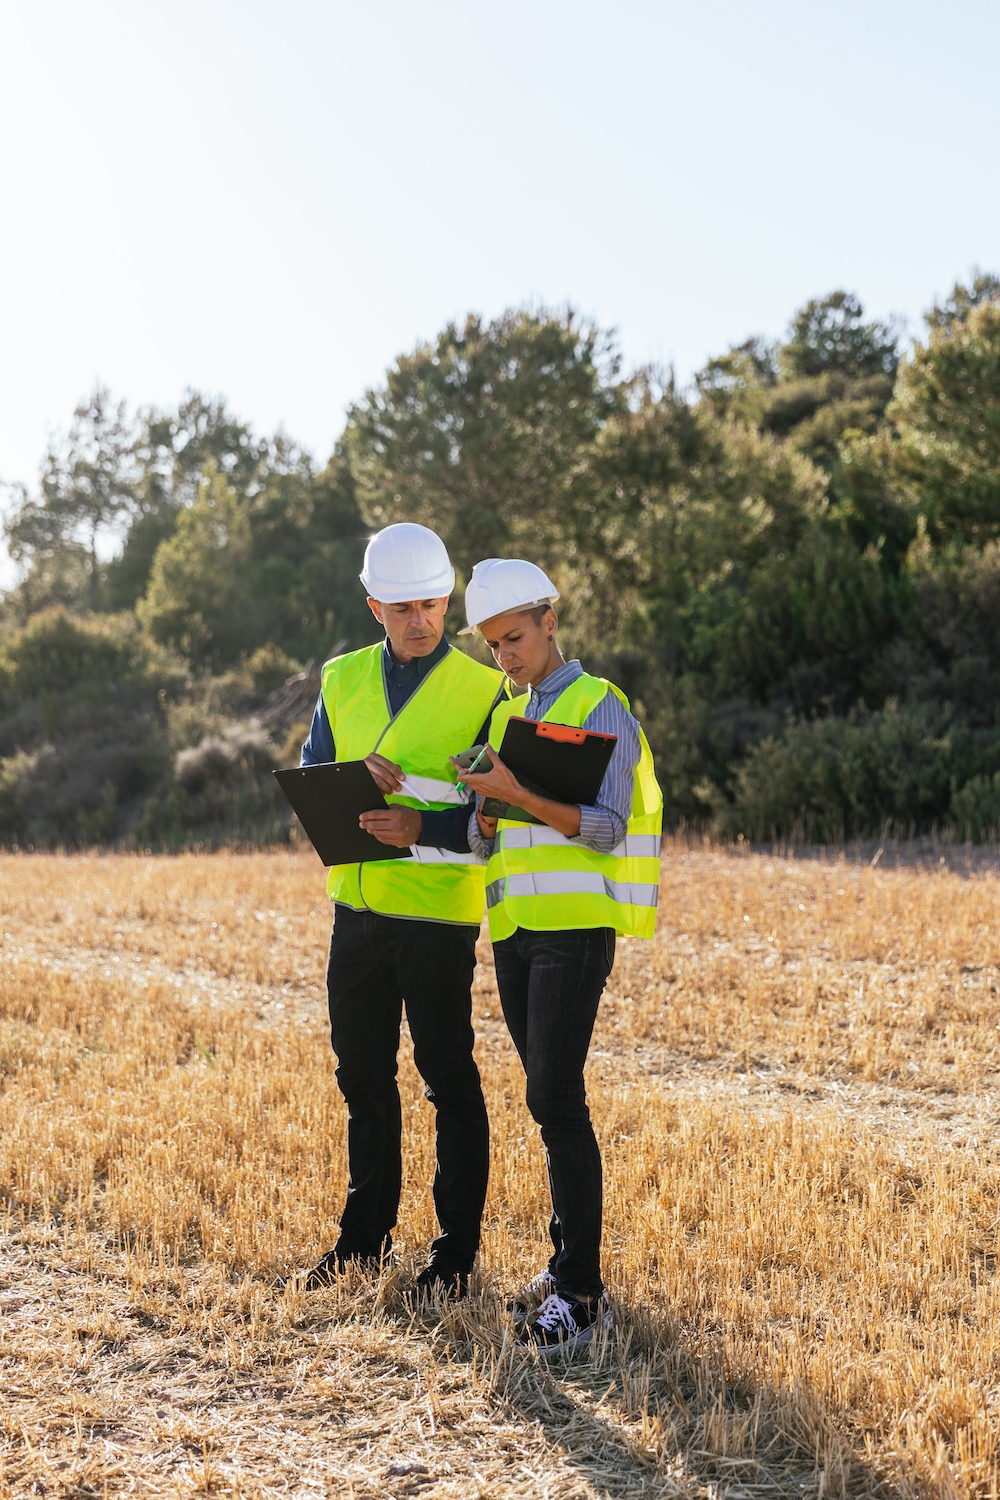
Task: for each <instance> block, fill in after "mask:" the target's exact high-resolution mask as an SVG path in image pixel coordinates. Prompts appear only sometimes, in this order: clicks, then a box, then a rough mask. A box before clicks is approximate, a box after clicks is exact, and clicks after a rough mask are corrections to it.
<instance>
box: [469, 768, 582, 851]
mask: <svg viewBox="0 0 1000 1500" xmlns="http://www.w3.org/2000/svg"><path fill="white" fill-rule="evenodd" d="M486 754H487V755H488V756H489V758H490V765H491V769H490V770H489V771H480V772H477V773H476V774H475V775H470V773H469V772H468V771H463V770H462V768H461V766H455V769H456V771H457V772H458V774H459V777H460V778H461V780H462V781H464V782H465V784H466V786H468V787H471V788H472V790H473V791H474V792H475V793H476V795H477V796H478V797H496V798H497V800H498V801H499V802H507V803H513V805H514V806H515V807H523V808H524V810H525V812H529V813H531V816H532V817H533V818H537V819H538V821H539V822H540V823H547V824H548V826H549V827H550V828H554V829H555V830H556V832H557V833H562V834H564V835H565V836H566V838H568V839H572V838H575V837H576V835H577V834H578V833H579V832H580V808H579V806H578V804H577V803H575V802H555V801H554V800H553V799H552V798H551V797H539V796H538V795H537V794H536V793H535V792H529V791H528V788H527V787H526V786H522V785H521V783H520V782H519V781H518V779H517V777H516V776H515V775H514V773H513V771H511V770H510V769H509V768H508V767H507V766H505V765H504V763H503V761H502V760H501V759H500V757H499V755H498V754H497V753H496V751H495V750H494V748H493V746H492V745H487V747H486ZM452 765H455V761H454V759H452ZM476 817H477V819H478V821H479V827H480V829H481V830H482V834H483V838H492V837H493V833H496V823H495V821H494V820H493V819H492V818H485V819H484V818H483V817H482V816H481V814H480V812H479V809H478V807H477V809H476ZM490 823H492V824H493V833H487V831H486V827H485V826H484V824H490Z"/></svg>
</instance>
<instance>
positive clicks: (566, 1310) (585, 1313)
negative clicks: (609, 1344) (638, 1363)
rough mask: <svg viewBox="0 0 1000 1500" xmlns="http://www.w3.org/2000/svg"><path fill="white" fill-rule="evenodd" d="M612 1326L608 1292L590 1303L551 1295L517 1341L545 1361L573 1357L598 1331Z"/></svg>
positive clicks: (574, 1298) (556, 1294)
mask: <svg viewBox="0 0 1000 1500" xmlns="http://www.w3.org/2000/svg"><path fill="white" fill-rule="evenodd" d="M610 1327H611V1303H610V1302H609V1301H608V1294H607V1292H602V1293H601V1295H600V1296H599V1297H596V1298H595V1299H594V1301H593V1302H581V1301H580V1300H579V1299H578V1298H576V1297H560V1296H559V1294H558V1292H553V1293H552V1295H551V1297H546V1299H545V1301H544V1302H543V1303H542V1305H541V1307H540V1308H539V1309H538V1315H537V1317H536V1318H535V1321H534V1322H533V1323H529V1325H528V1327H527V1328H525V1330H524V1331H523V1333H522V1334H521V1336H520V1342H521V1343H522V1344H524V1345H526V1346H527V1347H528V1348H529V1349H534V1350H536V1351H537V1352H538V1353H539V1354H541V1355H542V1356H543V1357H544V1358H546V1359H548V1358H551V1357H552V1356H553V1355H560V1354H573V1353H575V1352H576V1351H577V1350H578V1349H582V1348H583V1347H584V1346H585V1345H586V1344H589V1343H590V1341H591V1340H592V1339H593V1337H594V1334H595V1333H597V1332H598V1331H599V1330H600V1329H603V1328H610Z"/></svg>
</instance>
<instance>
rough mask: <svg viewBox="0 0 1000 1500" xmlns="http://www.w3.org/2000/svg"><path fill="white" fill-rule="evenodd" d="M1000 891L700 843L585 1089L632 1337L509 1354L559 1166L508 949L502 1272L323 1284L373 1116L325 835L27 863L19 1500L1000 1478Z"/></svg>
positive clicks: (15, 1310)
mask: <svg viewBox="0 0 1000 1500" xmlns="http://www.w3.org/2000/svg"><path fill="white" fill-rule="evenodd" d="M998 913H1000V880H998V879H997V878H996V877H995V876H994V875H992V874H989V873H982V874H972V875H970V876H968V877H963V876H960V875H958V874H953V873H949V872H948V871H947V870H946V869H943V868H942V869H939V870H936V871H921V870H917V869H909V870H907V869H897V870H883V869H882V868H881V867H878V868H875V869H870V868H868V866H867V865H865V864H851V863H849V862H845V861H843V860H841V861H839V862H837V861H829V862H820V861H816V862H806V861H801V860H796V859H789V858H786V857H777V856H775V857H772V858H768V857H766V856H762V855H756V854H748V853H737V852H729V853H727V852H723V851H713V850H711V849H707V848H706V849H700V848H688V847H685V846H683V845H676V846H674V847H672V848H668V850H667V852H666V855H665V858H664V866H663V887H662V905H661V924H660V931H659V936H658V938H657V941H656V943H655V944H654V945H643V944H639V943H626V944H623V945H621V946H620V949H619V956H618V961H617V964H616V967H615V971H614V974H613V977H612V980H611V983H610V987H609V991H608V993H607V995H606V998H605V1001H604V1003H603V1006H602V1012H601V1016H600V1020H599V1027H598V1033H597V1035H596V1038H595V1042H594V1047H593V1051H592V1056H591V1063H590V1069H589V1088H590V1094H591V1102H592V1108H593V1112H594V1116H595V1121H596V1125H597V1129H598V1133H599V1136H600V1139H601V1142H602V1145H603V1148H604V1153H605V1165H606V1175H607V1183H608V1194H607V1198H608V1203H607V1236H606V1273H607V1278H608V1282H609V1286H610V1289H611V1292H612V1296H613V1299H614V1304H615V1309H616V1315H617V1324H616V1328H615V1331H614V1333H613V1334H612V1335H611V1336H610V1337H608V1338H607V1339H606V1340H605V1341H604V1342H603V1343H602V1344H601V1345H599V1346H598V1347H596V1348H595V1349H594V1350H593V1352H592V1354H591V1355H590V1356H589V1357H588V1358H586V1359H584V1360H579V1361H576V1362H574V1363H567V1364H560V1365H555V1366H554V1367H552V1368H548V1369H547V1368H544V1367H541V1366H539V1365H538V1364H537V1363H536V1362H535V1361H534V1360H533V1359H532V1358H530V1357H528V1356H526V1355H525V1354H523V1353H521V1352H520V1351H519V1350H518V1349H516V1348H515V1347H513V1346H512V1344H511V1341H510V1336H509V1330H508V1329H507V1328H506V1325H505V1314H504V1304H505V1297H506V1295H507V1293H508V1292H509V1291H510V1290H511V1289H512V1288H513V1287H514V1286H515V1285H516V1284H517V1283H518V1282H519V1280H520V1279H521V1278H523V1277H525V1276H528V1275H530V1274H532V1273H534V1272H535V1271H536V1270H537V1269H538V1268H539V1267H540V1265H541V1264H542V1263H543V1261H544V1258H545V1236H544V1220H545V1200H546V1193H545V1184H544V1176H543V1168H542V1160H541V1152H540V1148H539V1145H538V1140H537V1135H536V1132H535V1129H534V1127H533V1125H532V1123H531V1121H530V1119H529V1117H528V1116H527V1113H526V1111H525V1109H524V1106H523V1088H522V1080H521V1077H520V1073H519V1068H518V1066H517V1063H516V1058H515V1057H514V1054H513V1050H512V1048H511V1046H510V1044H509V1042H508V1040H507V1037H506V1034H505V1032H504V1028H503V1025H502V1020H501V1018H500V1016H499V1010H498V1004H497V997H496V991H495V987H494V983H493V974H492V969H491V967H490V956H489V946H488V944H486V943H483V944H482V947H481V955H482V965H481V968H480V970H479V971H478V974H477V987H476V1010H477V1027H478V1032H479V1038H480V1041H479V1052H480V1059H481V1066H482V1070H483V1075H484V1080H485V1085H486V1089H487V1095H488V1099H489V1104H490V1110H491V1117H492V1122H493V1175H492V1184H491V1191H490V1199H489V1203H488V1207H487V1224H486V1232H485V1239H484V1245H483V1254H482V1266H481V1274H480V1276H479V1280H478V1284H477V1287H476V1291H475V1295H474V1296H473V1297H472V1298H471V1299H470V1300H469V1302H468V1303H467V1304H463V1305H460V1306H459V1307H458V1308H457V1309H454V1310H443V1311H439V1313H438V1314H433V1313H429V1314H427V1315H426V1316H418V1317H411V1316H410V1315H409V1313H408V1312H407V1311H406V1308H405V1304H404V1301H403V1298H402V1292H403V1291H404V1290H405V1287H406V1285H407V1282H408V1278H409V1277H410V1276H411V1275H412V1274H413V1270H414V1268H415V1267H418V1266H419V1265H420V1264H421V1257H422V1254H423V1252H424V1249H425V1247H426V1243H427V1240H428V1239H429V1237H430V1236H431V1234H432V1222H433V1221H432V1210H431V1201H430V1193H429V1183H430V1177H431V1137H430V1129H431V1111H430V1107H429V1106H428V1105H427V1103H426V1102H425V1101H424V1099H423V1097H422V1094H421V1091H420V1087H419V1083H418V1080H417V1078H416V1075H415V1073H414V1071H413V1067H412V1063H411V1062H410V1060H409V1057H408V1055H406V1049H405V1048H404V1058H403V1064H402V1069H401V1087H402V1090H403V1096H404V1110H405V1120H406V1130H407V1137H406V1139H407V1159H406V1185H405V1190H404V1198H403V1204H402V1209H401V1214H400V1229H399V1240H398V1250H399V1258H398V1264H397V1265H395V1266H394V1267H393V1269H392V1270H391V1272H389V1273H388V1274H387V1275H386V1276H385V1277H383V1278H382V1279H381V1280H380V1281H377V1282H374V1283H373V1282H371V1281H367V1280H365V1279H364V1278H363V1277H358V1278H357V1279H355V1280H351V1281H348V1282H346V1283H345V1284H343V1285H341V1286H339V1287H338V1288H337V1289H336V1290H331V1291H329V1292H323V1293H320V1294H314V1295H312V1296H305V1295H303V1294H302V1293H300V1292H296V1291H294V1290H282V1289H281V1287H280V1284H279V1280H278V1278H279V1277H280V1276H281V1275H283V1274H284V1273H287V1272H288V1271H290V1270H292V1269H294V1268H296V1267H299V1266H302V1265H304V1264H308V1263H309V1262H310V1260H311V1259H312V1258H314V1257H315V1256H316V1255H317V1253H318V1252H320V1251H322V1250H323V1249H325V1248H327V1247H328V1246H329V1245H330V1243H331V1242H332V1239H333V1237H334V1233H335V1219H336V1215H337V1212H338V1208H339V1204H340V1200H341V1196H342V1193H343V1189H344V1166H345V1163H344V1136H345V1118H344V1110H343V1107H342V1105H341V1102H340V1099H339V1095H338V1093H337V1090H336V1086H335V1082H334V1076H333V1060H332V1057H331V1055H330V1051H329V1047H328V1044H327V1040H326V1034H325V1026H324V997H323V969H324V956H325V955H324V949H325V945H326V941H327V935H328V924H329V909H328V906H327V903H326V901H325V899H324V896H323V878H322V871H321V870H320V868H319V866H318V863H317V862H316V861H315V859H314V857H313V856H312V855H311V854H305V853H278V854H267V855H259V856H256V857H249V856H230V855H215V856H203V857H201V856H183V857H179V858H174V859H170V858H162V859H160V858H157V859H149V858H143V857H126V856H107V857H98V856H93V857H91V856H78V857H75V858H60V857H49V856H21V855H13V856H4V857H2V858H0V1184H2V1196H0V1204H2V1217H0V1241H2V1243H0V1389H2V1397H3V1399H2V1403H0V1495H17V1496H20V1495H47V1496H50V1497H54V1496H76V1497H84V1496H93V1497H103V1496H116V1495H119V1494H136V1495H167V1496H188V1495H195V1494H198V1495H219V1496H248V1497H250V1496H262V1497H263V1496H268V1497H269V1496H300V1497H307V1496H308V1497H320V1496H326V1495H332V1496H345V1497H347V1496H353V1497H355V1500H369V1497H371V1500H374V1497H376V1496H380V1497H381V1496H387V1497H396V1496H400V1497H401V1496H417V1495H419V1496H423V1497H428V1500H431V1497H441V1500H445V1497H467V1496H468V1497H472V1496H483V1497H486V1496H490V1497H497V1500H503V1497H512V1496H530V1497H549V1500H568V1497H577V1496H578V1497H590V1500H595V1497H600V1500H614V1497H653V1496H661V1495H662V1496H681V1497H689V1496H692V1497H693V1496H712V1497H722V1496H729V1497H732V1500H742V1497H750V1496H754V1497H757V1496H760V1497H765V1496H766V1497H770V1496H792V1495H795V1496H814V1497H834V1496H841V1495H850V1496H856V1495H895V1494H900V1495H904V1496H918V1495H920V1496H923V1495H934V1496H955V1497H958V1496H965V1495H974V1496H978V1497H986V1496H994V1497H995V1496H996V1495H997V1493H998V1473H1000V1452H998V1442H997V1431H998V1422H1000V1282H998V1280H997V1278H996V1275H995V1271H996V1266H997V1256H998V1218H997V1210H998V1192H1000V1166H998V1153H997V1148H996V1141H997V1128H996V1127H997V1121H998V1117H1000V1091H998V1087H997V1069H998V1063H1000V1033H998V1025H1000V993H998V987H1000V955H998V951H997V936H996V934H997V921H998Z"/></svg>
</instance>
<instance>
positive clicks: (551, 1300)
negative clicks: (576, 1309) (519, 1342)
mask: <svg viewBox="0 0 1000 1500" xmlns="http://www.w3.org/2000/svg"><path fill="white" fill-rule="evenodd" d="M535 1323H536V1325H538V1324H539V1323H540V1324H541V1326H542V1327H543V1328H544V1329H545V1331H546V1332H547V1333H553V1332H554V1331H555V1330H556V1329H557V1328H565V1330H566V1332H567V1333H578V1332H579V1329H580V1325H579V1323H578V1322H577V1321H576V1319H575V1318H574V1316H573V1308H572V1306H571V1305H570V1304H569V1303H568V1302H567V1301H566V1300H565V1299H564V1298H563V1297H560V1296H558V1295H557V1294H556V1293H555V1292H553V1293H552V1295H551V1297H546V1299H545V1301H544V1302H543V1303H542V1305H541V1307H540V1308H539V1309H538V1316H537V1317H536V1318H535Z"/></svg>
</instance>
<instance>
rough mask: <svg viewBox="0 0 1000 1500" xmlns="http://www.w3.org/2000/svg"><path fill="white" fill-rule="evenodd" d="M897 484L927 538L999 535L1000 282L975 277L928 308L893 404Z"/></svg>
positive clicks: (983, 539)
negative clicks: (923, 336) (921, 337)
mask: <svg viewBox="0 0 1000 1500" xmlns="http://www.w3.org/2000/svg"><path fill="white" fill-rule="evenodd" d="M890 416H891V417H892V418H893V420H894V421H895V422H896V424H897V427H898V429H899V433H900V442H899V443H898V445H897V448H896V451H895V453H894V454H893V468H894V477H895V479H896V482H897V483H898V484H899V485H900V487H901V488H902V489H903V491H904V492H905V493H906V494H908V495H909V497H910V499H911V502H912V504H913V505H914V507H915V508H917V509H919V510H920V511H921V512H922V513H923V514H924V515H925V516H926V519H927V524H928V526H929V528H930V531H931V534H932V536H934V537H935V538H936V539H938V540H939V541H940V540H943V539H945V538H946V537H948V536H957V537H959V538H961V539H963V540H964V541H967V542H976V543H979V544H982V543H983V542H986V541H989V540H990V539H991V538H994V537H997V536H1000V283H998V280H997V278H996V277H980V278H978V280H977V283H974V285H973V287H972V289H971V291H969V292H967V293H964V294H963V289H961V288H956V290H955V292H953V293H952V298H951V302H950V305H949V306H946V308H945V309H944V311H942V310H941V309H932V311H931V314H930V315H929V317H928V335H927V340H926V342H925V343H923V344H917V345H916V346H915V347H914V349H913V352H912V354H911V356H910V358H909V359H908V360H907V361H906V362H905V364H904V366H903V368H902V370H901V371H900V378H899V383H898V386H897V391H896V399H895V401H894V402H893V405H892V407H891V409H890Z"/></svg>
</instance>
